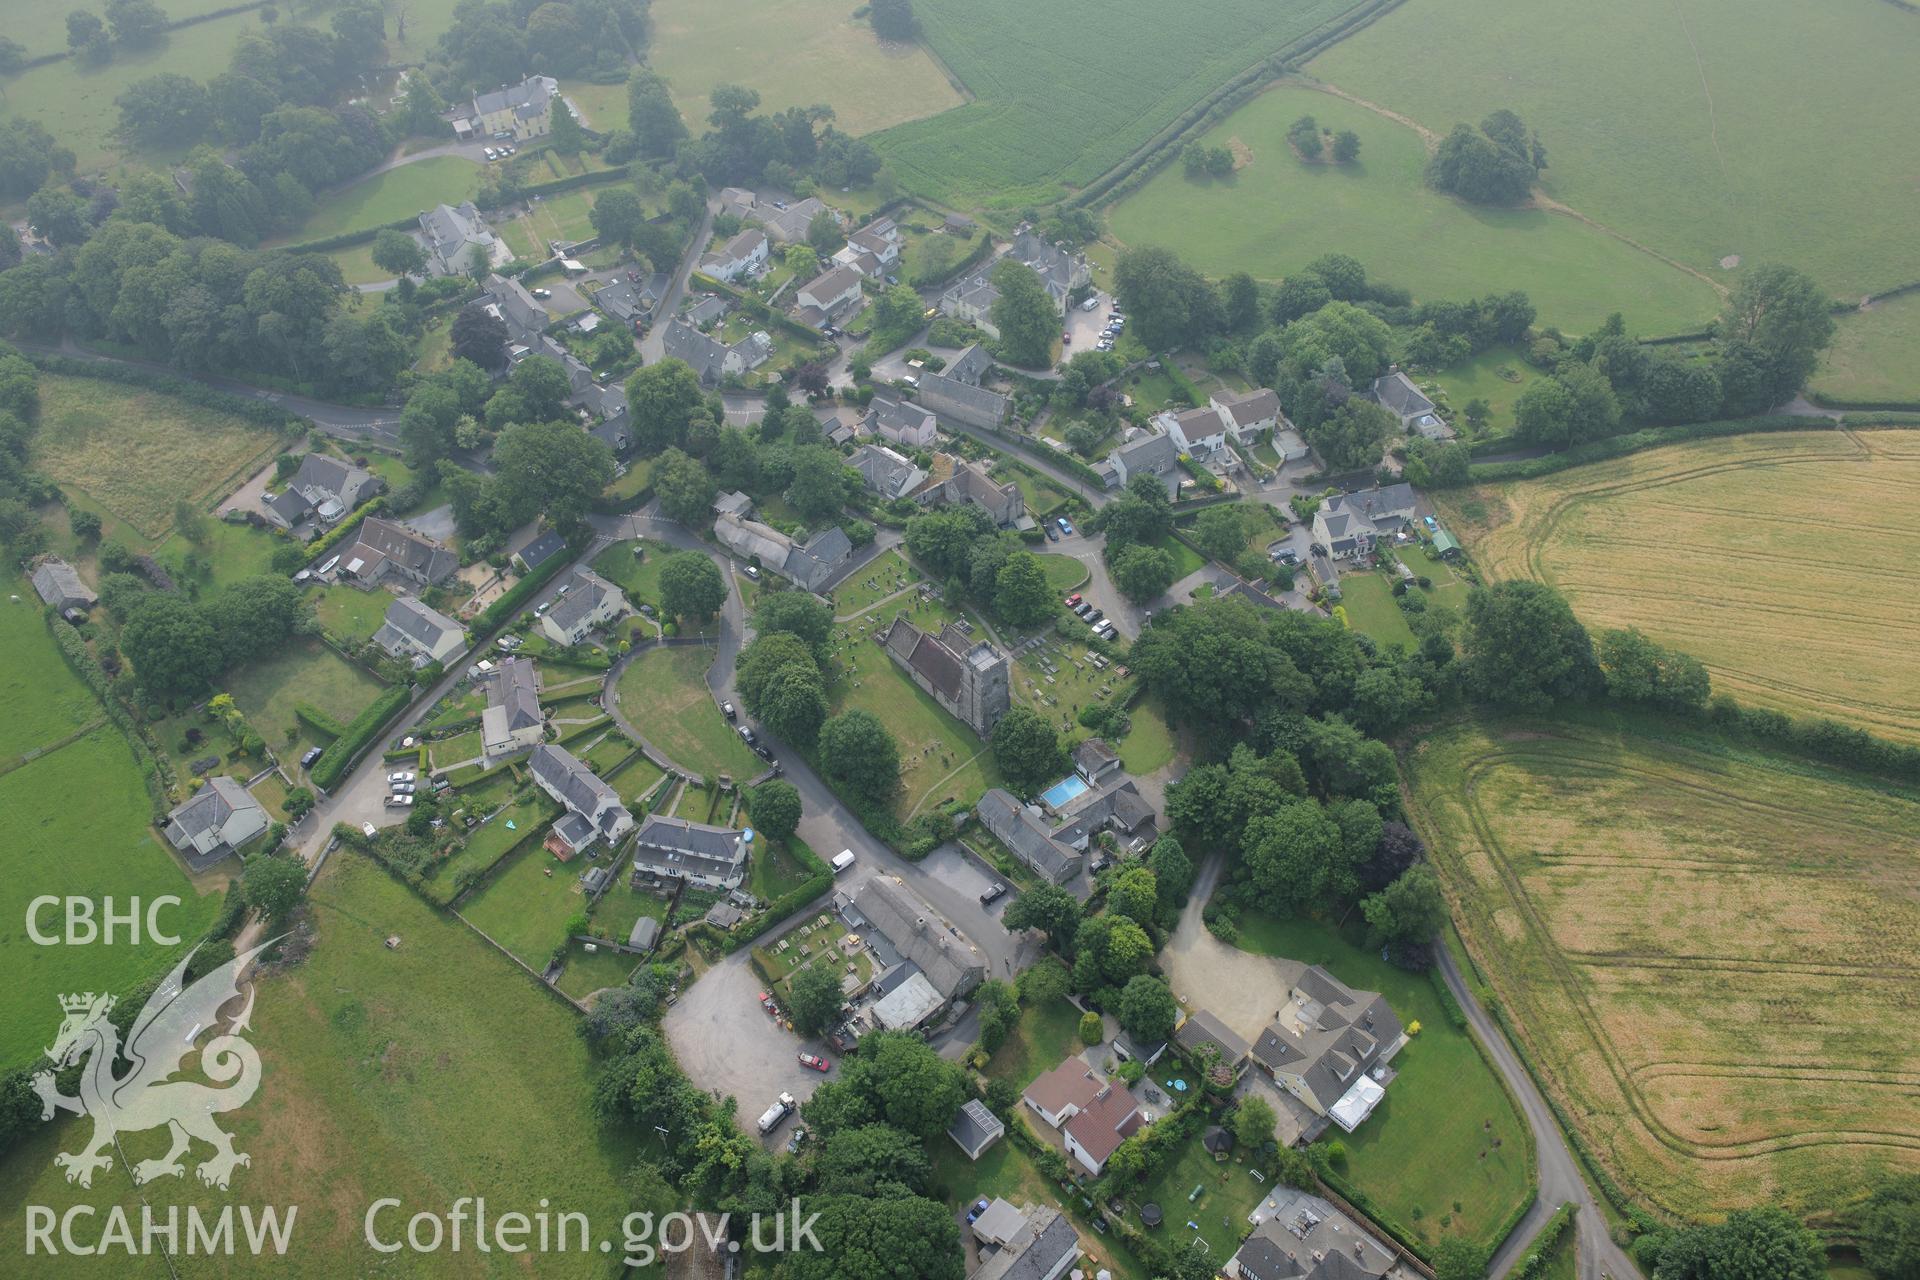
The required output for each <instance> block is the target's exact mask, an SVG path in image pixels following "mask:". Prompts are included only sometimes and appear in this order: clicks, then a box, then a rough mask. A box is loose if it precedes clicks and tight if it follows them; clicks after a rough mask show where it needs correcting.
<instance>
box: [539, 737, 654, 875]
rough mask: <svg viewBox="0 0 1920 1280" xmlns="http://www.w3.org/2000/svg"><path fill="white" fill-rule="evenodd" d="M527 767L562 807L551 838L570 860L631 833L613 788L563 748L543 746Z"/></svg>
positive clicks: (629, 820)
mask: <svg viewBox="0 0 1920 1280" xmlns="http://www.w3.org/2000/svg"><path fill="white" fill-rule="evenodd" d="M527 764H528V768H529V769H530V771H531V772H532V774H533V780H534V782H535V783H536V784H538V785H539V787H540V789H541V790H542V791H544V792H546V793H547V794H548V795H549V796H551V797H553V799H555V800H557V801H559V803H560V804H561V805H562V806H564V807H565V809H566V812H565V813H563V814H561V815H560V819H559V821H557V822H555V823H554V824H553V835H552V837H550V840H552V839H557V840H558V841H559V842H560V843H561V844H562V845H563V846H564V848H565V850H566V856H569V857H571V856H572V855H573V854H576V853H579V852H580V851H581V850H582V849H585V848H587V847H588V846H589V845H591V844H592V843H593V842H594V841H596V840H605V841H606V842H607V843H608V844H617V843H619V841H620V838H621V837H622V836H624V835H626V834H627V832H629V831H631V830H633V815H632V814H631V813H628V812H627V809H626V806H624V805H622V804H621V803H620V797H619V796H618V795H617V794H616V793H615V792H614V789H613V788H612V787H610V786H608V785H607V784H606V783H605V782H603V781H601V780H600V778H599V777H598V776H596V775H595V774H594V772H593V770H591V769H589V768H587V766H586V765H584V764H582V763H581V762H580V761H579V760H578V759H576V758H575V757H574V754H573V753H572V752H571V751H568V750H567V749H566V748H564V747H556V746H553V745H552V744H550V743H542V744H541V745H539V746H537V747H535V748H534V749H533V755H531V756H530V757H528V760H527Z"/></svg>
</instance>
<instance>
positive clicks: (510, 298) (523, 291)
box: [480, 274, 553, 343]
mask: <svg viewBox="0 0 1920 1280" xmlns="http://www.w3.org/2000/svg"><path fill="white" fill-rule="evenodd" d="M480 287H481V288H483V289H485V290H486V292H487V296H488V297H489V298H491V299H492V300H493V303H492V306H490V307H489V308H488V309H489V310H491V311H492V312H493V313H494V314H495V315H497V316H499V317H500V319H501V321H502V322H504V323H505V324H506V326H507V337H508V338H509V339H510V340H512V341H514V342H520V343H525V342H530V341H531V340H532V339H533V338H535V337H536V336H538V335H540V334H542V333H545V332H546V331H547V326H548V325H550V324H552V323H553V317H552V316H550V315H548V314H547V309H546V308H545V307H543V306H541V305H540V303H539V301H538V300H537V299H536V298H535V297H534V296H533V295H532V294H531V293H528V292H527V286H525V285H523V284H521V283H520V281H519V280H517V279H515V278H513V277H510V276H503V275H497V274H496V275H490V276H488V277H487V279H486V283H485V284H483V285H481V286H480Z"/></svg>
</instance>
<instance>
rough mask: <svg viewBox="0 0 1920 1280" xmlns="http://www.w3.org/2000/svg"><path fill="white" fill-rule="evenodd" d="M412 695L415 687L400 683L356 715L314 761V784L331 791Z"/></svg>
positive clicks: (312, 775) (312, 774) (312, 771)
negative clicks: (355, 758) (362, 750)
mask: <svg viewBox="0 0 1920 1280" xmlns="http://www.w3.org/2000/svg"><path fill="white" fill-rule="evenodd" d="M412 694H413V690H412V687H411V686H409V685H404V684H397V685H395V686H393V688H391V689H388V690H387V691H386V692H385V693H383V694H381V695H380V696H379V697H377V698H375V699H374V700H373V701H372V702H371V703H369V704H368V705H367V707H366V709H365V710H363V711H362V712H361V713H360V714H359V715H357V716H355V717H354V718H353V721H352V722H351V723H350V724H348V725H347V726H346V728H345V730H344V731H343V732H342V733H341V734H340V736H339V737H337V738H335V739H334V740H333V741H332V742H331V743H329V744H327V748H326V750H324V751H322V752H321V753H320V758H319V759H318V760H316V761H314V762H313V768H312V769H310V770H308V772H307V776H308V777H309V778H311V779H312V780H313V785H314V786H316V787H319V788H321V789H322V790H331V789H332V788H333V786H334V785H335V784H336V783H338V782H339V781H340V779H341V777H342V775H344V774H345V773H346V771H347V767H348V766H349V765H351V764H352V763H353V760H354V757H355V756H357V755H359V754H360V752H361V749H362V748H364V747H365V746H366V745H367V744H368V743H370V742H372V741H373V740H374V738H376V737H378V736H379V734H380V731H381V730H382V729H385V728H386V727H387V723H388V722H389V721H391V720H392V719H393V717H394V716H396V715H398V714H399V713H400V711H401V709H402V708H403V707H405V706H406V705H407V703H408V702H409V701H410V700H411V698H412ZM295 714H296V715H297V714H298V712H297V711H296V712H295Z"/></svg>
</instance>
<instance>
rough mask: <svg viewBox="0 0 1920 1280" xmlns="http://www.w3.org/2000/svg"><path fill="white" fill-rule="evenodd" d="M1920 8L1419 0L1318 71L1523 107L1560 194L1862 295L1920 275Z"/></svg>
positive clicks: (1741, 0) (1649, 236) (1686, 249)
mask: <svg viewBox="0 0 1920 1280" xmlns="http://www.w3.org/2000/svg"><path fill="white" fill-rule="evenodd" d="M1915 17H1916V15H1914V14H1913V13H1909V12H1903V11H1902V9H1900V8H1896V7H1895V6H1894V5H1892V4H1888V3H1885V2H1884V0H1833V2H1832V3H1829V4H1823V5H1821V6H1819V7H1818V9H1817V10H1813V9H1809V8H1808V7H1807V6H1805V5H1803V4H1799V3H1796V0H1619V3H1615V4H1606V5H1596V4H1588V3H1583V2H1582V0H1410V2H1409V3H1407V4H1405V5H1402V6H1401V7H1400V8H1398V9H1396V10H1394V11H1393V12H1392V13H1390V14H1388V15H1386V16H1385V17H1384V18H1382V19H1381V20H1380V21H1378V22H1376V23H1374V24H1373V25H1372V26H1370V27H1368V28H1367V29H1366V30H1364V31H1361V32H1359V33H1357V34H1356V35H1355V36H1354V37H1353V38H1351V39H1349V40H1345V41H1342V42H1341V43H1339V44H1337V45H1334V46H1333V47H1332V48H1331V49H1329V50H1327V52H1325V53H1324V54H1322V55H1321V56H1319V57H1317V58H1315V59H1314V60H1313V61H1312V62H1311V63H1310V64H1308V70H1309V72H1310V73H1311V74H1313V75H1315V76H1318V77H1319V78H1321V79H1323V80H1326V81H1330V82H1331V83H1333V84H1335V85H1338V86H1339V87H1340V88H1342V89H1344V90H1346V91H1348V92H1350V93H1353V94H1356V95H1358V96H1359V97H1362V98H1365V99H1367V100H1369V101H1372V102H1375V103H1379V104H1381V105H1382V106H1385V107H1387V108H1389V109H1391V110H1394V111H1398V112H1401V113H1403V114H1405V115H1408V116H1411V117H1412V118H1413V119H1415V120H1417V121H1419V122H1420V123H1421V124H1422V125H1425V126H1426V127H1427V128H1429V129H1433V130H1437V131H1439V132H1441V133H1445V132H1446V131H1447V130H1448V129H1449V128H1451V127H1452V125H1453V123H1454V122H1455V121H1459V120H1465V121H1477V120H1480V119H1482V118H1484V117H1485V116H1486V115H1487V113H1488V112H1490V111H1493V110H1496V109H1498V108H1501V107H1507V108H1510V109H1512V110H1514V111H1517V112H1518V113H1519V114H1520V115H1521V117H1522V118H1523V119H1525V120H1526V122H1527V124H1528V125H1529V126H1531V127H1533V128H1535V129H1537V130H1538V131H1539V133H1540V137H1541V141H1542V142H1544V143H1545V145H1546V148H1547V152H1548V160H1549V163H1550V165H1551V167H1550V168H1548V169H1547V171H1546V172H1545V173H1544V174H1543V175H1542V178H1543V184H1544V187H1545V190H1546V192H1547V194H1548V195H1549V196H1551V197H1552V198H1554V199H1556V200H1559V201H1562V202H1564V203H1566V204H1568V205H1571V206H1573V207H1574V208H1575V209H1578V210H1579V211H1580V212H1582V213H1584V214H1586V215H1588V216H1589V217H1592V218H1596V219H1598V220H1599V221H1600V222H1602V223H1605V224H1606V225H1607V226H1609V227H1612V228H1614V229H1615V230H1618V231H1620V232H1621V233H1623V234H1625V235H1628V236H1631V237H1632V238H1634V239H1635V240H1638V241H1640V242H1641V243H1643V244H1646V245H1648V246H1650V247H1651V248H1653V249H1655V250H1657V251H1659V252H1661V253H1665V254H1668V255H1670V256H1672V257H1675V258H1678V259H1679V260H1681V261H1682V262H1684V263H1686V264H1687V265H1688V266H1690V267H1693V268H1695V269H1696V270H1699V271H1703V272H1707V273H1708V274H1710V275H1712V276H1714V277H1715V278H1716V279H1720V280H1723V281H1728V282H1731V281H1732V280H1733V279H1734V278H1735V276H1736V274H1737V272H1736V271H1735V270H1729V269H1725V268H1722V267H1721V266H1720V265H1719V264H1720V263H1721V260H1722V259H1723V258H1727V257H1730V256H1735V255H1737V256H1738V257H1739V259H1740V264H1741V265H1745V266H1752V265H1754V264H1756V263H1761V262H1786V263H1791V264H1793V265H1795V266H1798V267H1800V268H1802V269H1803V270H1805V271H1807V272H1808V273H1809V274H1811V275H1812V276H1813V277H1814V279H1816V280H1818V281H1819V282H1820V283H1821V284H1822V285H1824V286H1826V287H1827V288H1828V289H1830V290H1832V291H1833V292H1834V293H1835V294H1836V295H1837V296H1841V297H1851V298H1858V297H1860V296H1861V295H1863V294H1866V293H1870V292H1874V291H1877V290H1881V289H1889V288H1893V287H1894V286H1896V285H1901V284H1905V283H1908V282H1909V281H1912V280H1916V279H1920V237H1916V236H1915V235H1914V234H1913V218H1912V209H1913V198H1914V180H1915V177H1916V175H1920V132H1916V131H1915V130H1913V129H1910V128H1909V129H1903V128H1901V127H1899V126H1898V125H1897V124H1895V123H1894V122H1896V121H1912V120H1915V119H1920V77H1915V76H1914V75H1913V74H1912V69H1913V67H1914V66H1915V65H1916V64H1917V63H1920V22H1917V21H1915ZM1364 154H1365V153H1364V151H1363V152H1362V155H1363V156H1364ZM1627 323H1628V324H1629V326H1634V327H1637V328H1638V329H1639V331H1640V332H1643V333H1652V332H1655V330H1654V329H1653V328H1652V327H1651V326H1649V325H1647V324H1646V323H1645V322H1643V321H1641V320H1640V319H1639V317H1637V316H1634V315H1632V314H1629V315H1628V316H1627Z"/></svg>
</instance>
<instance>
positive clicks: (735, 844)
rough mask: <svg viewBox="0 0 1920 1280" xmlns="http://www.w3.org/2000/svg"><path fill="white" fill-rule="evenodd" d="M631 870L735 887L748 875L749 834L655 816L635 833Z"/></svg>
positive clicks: (637, 873) (643, 874)
mask: <svg viewBox="0 0 1920 1280" xmlns="http://www.w3.org/2000/svg"><path fill="white" fill-rule="evenodd" d="M633 839H634V843H633V874H634V877H635V880H636V881H641V880H644V879H645V878H646V877H648V876H651V877H653V878H655V879H660V880H685V881H687V882H688V883H689V884H691V885H695V886H697V887H699V888H702V889H738V888H739V887H740V884H741V882H742V881H744V880H745V879H746V878H747V862H748V859H749V858H750V856H751V855H752V852H753V832H751V831H742V830H735V829H734V828H731V827H716V826H709V825H707V824H706V823H704V822H689V821H687V820H686V819H685V818H667V817H662V816H661V815H659V814H657V813H656V814H653V815H651V816H649V817H648V818H647V820H646V821H645V822H642V823H641V824H640V830H639V832H638V833H636V834H635V836H634V838H633Z"/></svg>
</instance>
